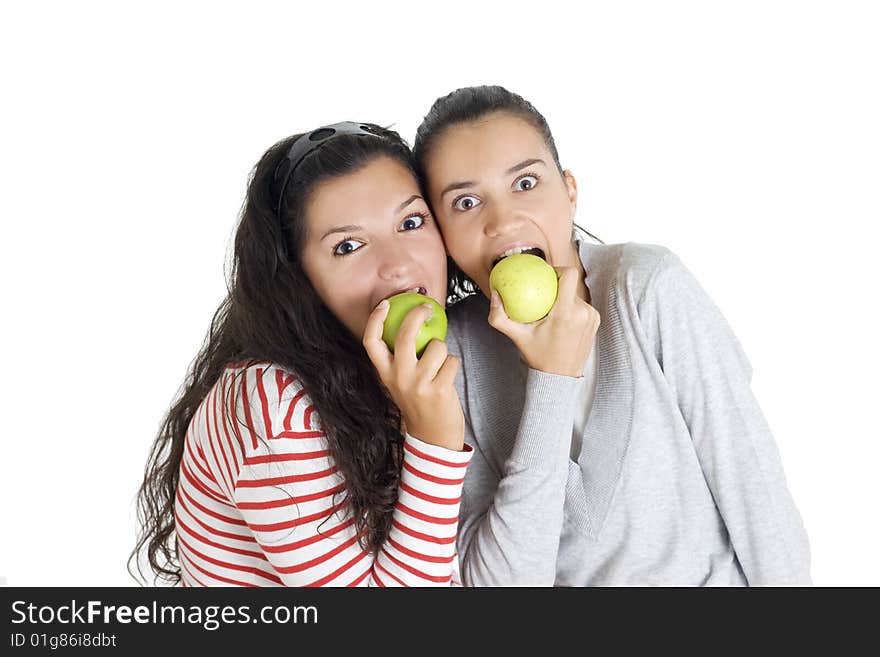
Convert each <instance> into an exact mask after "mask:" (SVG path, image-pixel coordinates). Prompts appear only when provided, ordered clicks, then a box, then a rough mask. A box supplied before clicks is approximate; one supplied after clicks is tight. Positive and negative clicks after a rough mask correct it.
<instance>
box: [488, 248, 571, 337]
mask: <svg viewBox="0 0 880 657" xmlns="http://www.w3.org/2000/svg"><path fill="white" fill-rule="evenodd" d="M489 287H490V288H491V289H493V290H498V294H499V295H500V296H501V301H502V302H503V303H504V310H505V312H507V316H508V317H510V319H512V320H513V321H515V322H520V323H522V324H528V323H530V322H536V321H538V320H539V319H541V318H542V317H545V316H546V315H547V313H549V312H550V309H551V308H553V304H555V303H556V294H557V292H558V289H559V281H558V280H557V277H556V270H555V269H553V267H551V266H550V265H549V264H547V262H545V261H544V260H543V259H542V258H539V257H538V256H536V255H532V254H531V253H515V254H513V255H511V256H507V257H506V258H504V259H503V260H501V261H500V262H499V263H498V264H496V265H495V266H494V267H492V271H491V272H489Z"/></svg>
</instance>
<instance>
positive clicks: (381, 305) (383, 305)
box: [376, 299, 389, 310]
mask: <svg viewBox="0 0 880 657" xmlns="http://www.w3.org/2000/svg"><path fill="white" fill-rule="evenodd" d="M388 306H389V303H388V299H382V300H381V301H380V302H379V305H378V306H376V307H377V308H380V309H381V310H385V309H386V308H387V307H388Z"/></svg>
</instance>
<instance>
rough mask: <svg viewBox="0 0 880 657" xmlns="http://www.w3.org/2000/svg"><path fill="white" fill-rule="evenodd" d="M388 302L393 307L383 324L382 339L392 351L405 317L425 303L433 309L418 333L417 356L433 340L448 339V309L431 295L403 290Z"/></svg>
mask: <svg viewBox="0 0 880 657" xmlns="http://www.w3.org/2000/svg"><path fill="white" fill-rule="evenodd" d="M388 302H389V303H390V304H391V307H390V308H388V315H387V316H386V317H385V323H384V325H383V326H382V339H383V340H384V341H385V344H387V345H388V348H389V349H390V350H391V351H392V352H393V351H394V343H395V342H396V341H397V332H398V331H399V330H400V325H401V324H402V323H403V318H404V317H406V315H407V313H409V311H410V310H412V309H413V308H417V307H418V306H420V305H422V304H425V303H427V304H430V306H431V308H432V309H433V311H432V312H431V314H430V315H429V316H428V319H427V320H426V321H425V323H424V324H422V327H421V328H420V329H419V332H418V334H416V358H418V357H419V356H421V355H422V352H423V351H424V350H425V347H427V346H428V343H429V342H430V341H431V340H441V341H442V340H445V339H446V311H445V310H443V306H441V305H440V304H439V303H437V302H436V301H434V300H433V299H432V298H431V297H428V296H425V295H424V294H418V293H416V292H401V293H400V294H395V295H394V296H393V297H389V298H388Z"/></svg>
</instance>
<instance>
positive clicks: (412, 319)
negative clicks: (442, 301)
mask: <svg viewBox="0 0 880 657" xmlns="http://www.w3.org/2000/svg"><path fill="white" fill-rule="evenodd" d="M432 312H433V308H432V307H431V306H429V305H428V304H422V305H420V306H417V307H415V308H413V309H412V310H410V311H409V312H408V313H407V314H406V317H404V318H403V322H401V324H400V330H399V331H398V332H397V338H396V339H395V341H394V360H395V362H399V363H400V365H401V366H404V367H406V368H413V367H415V366H416V363H417V362H418V359H417V358H416V336H417V335H418V334H419V331H420V330H421V328H422V325H423V324H424V323H425V322H426V321H427V320H428V317H430V316H431V313H432Z"/></svg>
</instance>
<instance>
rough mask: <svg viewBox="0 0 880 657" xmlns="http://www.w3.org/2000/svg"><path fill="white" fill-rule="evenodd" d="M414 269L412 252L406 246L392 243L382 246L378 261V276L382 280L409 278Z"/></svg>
mask: <svg viewBox="0 0 880 657" xmlns="http://www.w3.org/2000/svg"><path fill="white" fill-rule="evenodd" d="M414 269H415V261H414V260H413V258H412V254H411V253H410V252H409V251H408V250H407V249H406V248H400V247H398V246H393V245H385V246H383V247H382V253H381V260H380V262H379V269H378V274H379V278H381V279H382V280H384V281H392V282H393V281H398V280H406V279H407V278H410V277H411V275H412V272H413V270H414Z"/></svg>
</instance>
